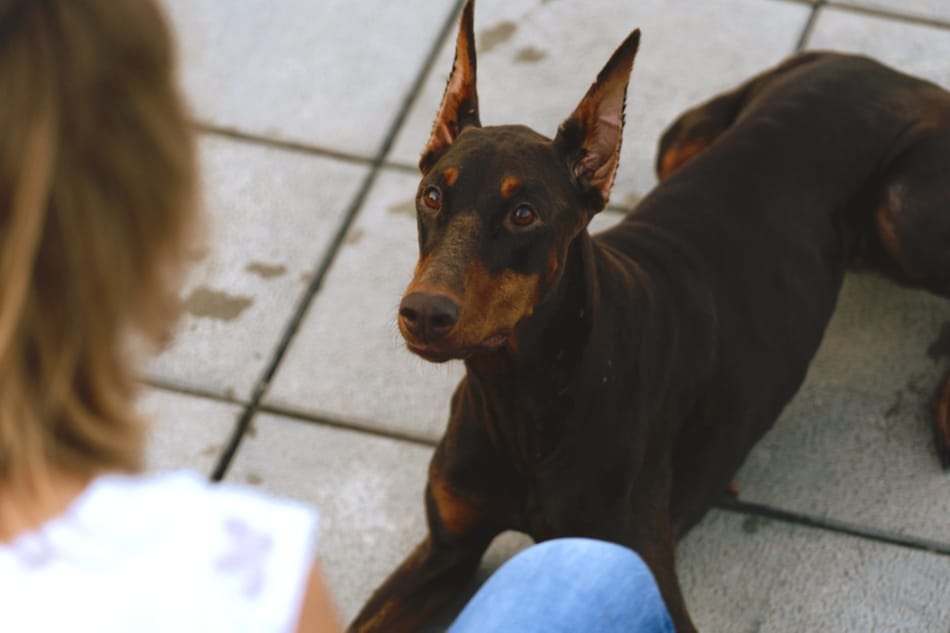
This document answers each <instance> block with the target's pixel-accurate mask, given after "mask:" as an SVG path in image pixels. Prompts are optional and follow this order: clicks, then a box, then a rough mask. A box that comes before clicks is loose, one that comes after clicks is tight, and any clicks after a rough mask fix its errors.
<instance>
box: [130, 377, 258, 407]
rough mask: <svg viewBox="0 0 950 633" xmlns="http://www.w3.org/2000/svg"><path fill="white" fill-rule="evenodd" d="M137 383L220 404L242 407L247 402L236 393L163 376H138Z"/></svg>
mask: <svg viewBox="0 0 950 633" xmlns="http://www.w3.org/2000/svg"><path fill="white" fill-rule="evenodd" d="M139 384H140V385H143V386H146V387H150V388H152V389H158V390H159V391H165V392H168V393H173V394H177V395H180V396H192V397H195V398H202V399H204V400H213V401H214V402H220V403H221V404H235V405H238V406H242V407H243V406H245V405H246V404H247V402H248V401H247V400H245V399H243V398H239V397H237V396H236V395H230V394H229V393H220V392H217V391H214V390H211V389H205V388H203V387H194V386H192V385H186V384H183V383H180V382H175V381H171V380H165V379H163V378H154V377H140V378H139Z"/></svg>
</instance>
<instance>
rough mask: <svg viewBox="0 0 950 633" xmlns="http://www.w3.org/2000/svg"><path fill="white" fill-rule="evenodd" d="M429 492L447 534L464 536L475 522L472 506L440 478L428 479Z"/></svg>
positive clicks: (474, 512)
mask: <svg viewBox="0 0 950 633" xmlns="http://www.w3.org/2000/svg"><path fill="white" fill-rule="evenodd" d="M429 490H430V491H431V492H432V499H433V500H434V501H435V507H436V508H437V510H438V514H439V519H440V520H441V521H442V525H443V527H445V530H446V531H447V532H448V533H449V534H455V535H460V534H465V533H466V532H467V531H468V530H469V529H470V528H471V526H472V524H473V523H474V522H475V517H476V511H475V508H474V507H473V504H471V503H470V502H468V503H467V502H465V501H463V500H462V498H461V496H460V495H459V494H458V493H457V492H456V491H455V490H454V489H453V488H452V487H451V486H449V485H448V484H447V483H446V482H445V480H444V479H441V478H440V477H431V478H430V479H429Z"/></svg>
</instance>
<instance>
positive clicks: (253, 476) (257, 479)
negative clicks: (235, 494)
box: [244, 473, 264, 486]
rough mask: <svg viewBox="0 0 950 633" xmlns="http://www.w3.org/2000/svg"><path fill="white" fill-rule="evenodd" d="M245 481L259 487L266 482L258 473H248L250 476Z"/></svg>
mask: <svg viewBox="0 0 950 633" xmlns="http://www.w3.org/2000/svg"><path fill="white" fill-rule="evenodd" d="M244 481H246V482H247V483H249V484H251V485H252V486H257V485H258V484H260V483H261V482H263V481H264V480H263V479H262V478H261V476H260V475H258V474H257V473H248V474H247V475H246V476H245V477H244Z"/></svg>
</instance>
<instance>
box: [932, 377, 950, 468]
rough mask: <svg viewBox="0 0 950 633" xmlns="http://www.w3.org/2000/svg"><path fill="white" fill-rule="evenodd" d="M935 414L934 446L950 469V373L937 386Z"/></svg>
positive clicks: (934, 402) (944, 464)
mask: <svg viewBox="0 0 950 633" xmlns="http://www.w3.org/2000/svg"><path fill="white" fill-rule="evenodd" d="M931 404H932V407H933V414H934V420H933V423H934V448H936V449H937V456H938V457H939V458H940V463H941V465H942V466H943V467H944V470H948V469H950V373H948V374H947V375H946V376H945V377H944V379H943V382H941V384H940V386H939V387H938V388H937V392H936V393H935V394H934V399H933V402H932V403H931Z"/></svg>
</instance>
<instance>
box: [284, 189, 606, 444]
mask: <svg viewBox="0 0 950 633" xmlns="http://www.w3.org/2000/svg"><path fill="white" fill-rule="evenodd" d="M417 185H418V178H417V177H416V176H414V175H410V174H404V173H401V172H395V171H384V172H382V174H381V175H380V178H379V180H378V181H377V182H376V184H375V186H374V188H373V190H372V192H371V193H370V195H369V196H368V198H367V200H366V202H365V204H364V207H363V209H362V211H361V212H360V215H359V217H358V218H357V220H356V222H355V223H354V225H353V226H352V227H351V229H350V232H349V234H348V236H347V237H346V239H345V240H344V246H343V248H342V250H341V251H340V253H339V255H338V256H337V258H336V260H335V261H334V263H333V267H332V269H331V271H330V273H329V276H328V279H327V281H326V283H325V284H324V287H323V289H322V290H321V291H320V294H319V295H318V296H317V298H316V300H315V301H314V304H313V305H312V306H311V309H310V311H309V312H308V314H307V316H306V318H305V319H304V322H303V325H302V327H301V329H300V332H299V333H298V334H297V337H296V339H295V340H294V341H293V343H292V344H291V347H290V349H289V351H288V354H287V356H286V357H285V359H284V362H283V363H282V364H281V367H280V368H279V369H278V371H277V375H276V376H275V377H274V380H273V381H272V384H271V388H270V390H269V392H268V394H267V395H266V396H265V402H266V403H267V404H268V405H269V406H272V407H280V408H283V409H286V410H290V411H295V412H305V413H307V414H309V415H316V416H322V417H331V418H334V419H338V420H345V421H349V422H354V423H357V424H360V425H368V426H373V427H374V428H383V429H387V430H390V431H398V432H404V433H409V434H411V435H414V436H422V437H427V438H429V439H431V440H436V439H438V438H439V437H440V436H441V435H442V431H443V430H444V428H445V422H446V419H447V416H448V410H449V399H450V397H451V394H452V391H453V390H454V389H455V385H457V384H458V381H459V379H460V378H461V377H462V375H463V373H464V367H463V365H462V363H461V362H459V361H452V362H449V363H445V364H441V365H436V364H433V363H429V362H426V361H424V360H422V359H420V358H419V357H417V356H414V355H412V354H410V353H409V352H408V351H407V350H406V349H405V344H404V343H403V340H402V337H401V336H400V335H399V331H398V330H397V329H396V311H397V308H398V306H399V301H400V299H401V297H402V293H403V291H404V290H405V289H406V285H407V284H408V283H409V280H410V279H411V278H412V271H413V268H414V267H415V263H416V258H417V257H418V242H417V240H416V223H415V204H414V202H413V198H414V196H415V192H416V187H417ZM619 217H620V215H619V214H617V213H607V212H605V213H601V214H599V215H598V216H597V218H596V219H595V222H596V224H595V225H594V226H595V228H598V229H599V228H602V227H604V226H608V225H610V224H611V223H612V222H614V221H616V220H617V219H619Z"/></svg>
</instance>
